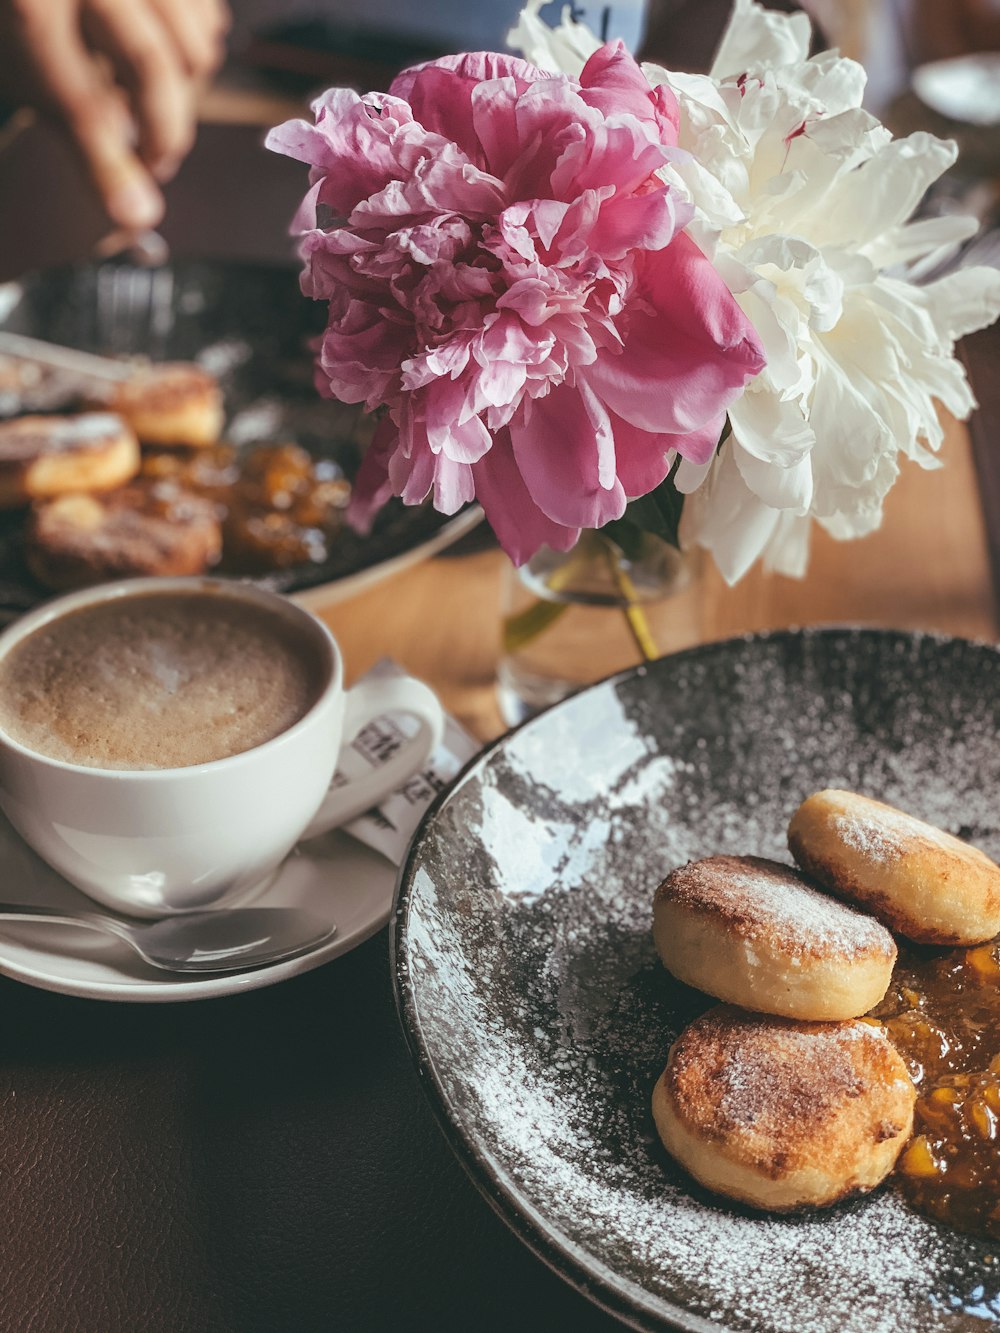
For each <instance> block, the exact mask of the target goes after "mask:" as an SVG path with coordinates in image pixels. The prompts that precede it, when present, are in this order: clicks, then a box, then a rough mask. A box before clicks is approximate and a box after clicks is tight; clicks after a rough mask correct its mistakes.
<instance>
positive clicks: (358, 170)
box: [264, 88, 410, 216]
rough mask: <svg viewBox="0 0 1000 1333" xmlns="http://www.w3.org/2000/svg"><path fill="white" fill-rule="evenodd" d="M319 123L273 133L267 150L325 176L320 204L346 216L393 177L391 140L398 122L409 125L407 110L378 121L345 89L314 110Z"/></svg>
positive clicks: (402, 107)
mask: <svg viewBox="0 0 1000 1333" xmlns="http://www.w3.org/2000/svg"><path fill="white" fill-rule="evenodd" d="M314 105H315V108H316V110H317V116H318V123H317V124H316V125H315V126H313V125H309V124H307V123H306V121H304V120H290V121H286V122H285V124H283V125H279V126H277V128H276V129H273V130H271V131H270V133H269V134H268V135H267V138H266V139H265V141H264V142H265V144H266V146H267V147H268V148H270V149H272V150H273V151H275V152H278V153H284V154H285V156H286V157H294V158H296V159H297V160H298V161H300V162H308V163H310V165H311V166H313V167H316V168H318V169H320V170H321V171H322V172H323V173H324V175H323V180H322V183H321V189H320V190H319V191H318V192H317V193H316V198H317V199H318V201H320V202H322V203H325V204H327V205H328V206H329V207H330V208H332V209H333V211H334V212H335V213H338V214H342V215H345V216H346V215H347V214H348V213H350V211H351V209H352V208H354V206H355V205H356V204H357V203H358V201H359V200H361V199H365V198H367V197H368V195H370V194H374V193H375V192H376V191H378V190H380V189H382V188H383V186H384V185H385V184H386V181H387V180H389V179H391V178H392V176H393V174H394V163H395V153H394V151H393V147H392V140H393V137H394V135H395V132H396V130H397V128H398V126H399V123H400V120H401V119H405V120H409V119H410V112H409V108H408V107H407V106H406V104H405V103H398V104H396V105H395V107H394V110H396V111H397V113H398V114H397V115H395V116H394V115H392V114H390V113H389V112H388V111H386V112H385V114H383V115H379V114H378V112H377V111H376V110H375V108H374V107H373V106H372V105H371V104H370V103H369V102H368V101H366V100H363V99H362V98H360V97H359V96H358V94H357V93H355V92H351V91H350V90H349V89H347V88H333V89H331V90H330V91H329V92H328V93H326V94H325V95H324V97H323V98H321V99H320V100H319V101H318V102H316V103H315V104H314Z"/></svg>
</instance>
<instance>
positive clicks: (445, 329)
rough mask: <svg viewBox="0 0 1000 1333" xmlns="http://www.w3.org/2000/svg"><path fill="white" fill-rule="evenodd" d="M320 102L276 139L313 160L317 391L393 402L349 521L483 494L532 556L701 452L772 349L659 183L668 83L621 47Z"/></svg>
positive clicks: (671, 126)
mask: <svg viewBox="0 0 1000 1333" xmlns="http://www.w3.org/2000/svg"><path fill="white" fill-rule="evenodd" d="M313 110H314V112H315V114H316V124H315V125H309V124H308V123H307V122H305V121H301V120H296V121H289V122H287V123H286V124H284V125H281V126H279V127H278V128H277V129H275V130H272V131H271V133H270V135H269V136H268V140H267V143H268V147H270V148H274V149H276V150H277V151H279V152H282V153H285V154H287V155H289V156H291V157H294V158H297V159H298V160H300V161H304V162H308V163H309V164H310V166H311V171H310V181H311V189H310V191H309V193H308V195H307V196H306V199H305V201H304V202H303V205H302V207H301V209H300V210H299V213H298V214H297V216H296V220H295V224H294V225H295V227H296V228H297V229H299V230H301V231H302V233H303V240H302V256H303V259H304V261H305V270H304V273H303V277H302V287H303V291H304V292H305V294H306V295H307V296H311V297H314V298H316V299H322V300H326V301H328V302H329V323H328V326H327V329H326V332H325V333H324V335H323V338H322V341H321V345H320V349H319V355H318V362H317V383H318V385H319V388H320V390H321V391H322V392H324V393H326V394H328V395H330V396H332V397H335V398H339V399H341V400H343V401H345V402H351V403H364V404H365V405H366V406H367V407H368V408H369V409H375V408H377V407H381V406H385V407H386V408H387V409H388V411H387V415H386V416H385V417H384V418H383V420H382V421H381V422H380V425H379V428H378V430H377V432H376V437H375V440H374V442H373V445H372V447H371V448H370V450H369V452H368V454H367V456H366V459H365V462H364V464H363V466H362V469H361V473H360V475H359V477H358V481H357V486H356V489H355V494H354V499H353V502H352V508H351V514H352V518H353V520H354V522H355V523H356V524H357V525H358V526H360V527H362V528H366V527H367V526H368V525H370V523H371V521H372V519H373V517H374V514H375V512H376V511H377V509H378V508H379V507H380V506H381V505H382V504H384V503H385V501H386V500H387V499H388V498H389V496H390V495H393V494H395V495H399V496H401V497H402V498H403V500H404V501H405V502H407V503H410V504H417V503H419V502H421V501H422V500H424V499H425V498H426V497H427V496H428V495H432V496H433V502H434V504H435V506H436V507H437V508H438V509H440V510H442V511H443V512H445V513H454V512H455V511H456V510H457V509H458V508H459V507H460V506H462V505H463V504H465V503H466V502H467V501H470V500H472V499H474V498H476V499H478V500H479V501H480V503H481V504H482V506H483V508H484V510H485V512H486V516H487V518H488V519H489V521H490V523H491V525H492V527H493V529H494V531H495V532H496V534H497V536H498V538H499V540H500V542H501V543H502V545H503V546H504V548H505V549H506V550H507V552H508V553H509V554H510V555H511V557H512V558H513V559H514V560H515V561H517V562H519V563H520V562H523V561H524V560H527V559H528V558H530V556H531V555H533V554H534V552H535V551H536V550H537V549H538V548H539V547H540V546H542V545H544V544H547V545H549V546H552V547H555V548H556V549H559V550H567V549H568V548H569V547H570V546H572V545H573V543H574V542H575V541H576V540H577V538H578V537H579V534H580V530H581V528H596V527H600V526H602V525H603V524H604V523H607V522H608V521H609V520H611V519H615V518H619V517H620V516H621V514H622V513H623V511H624V509H625V505H626V502H627V500H628V499H630V498H634V497H636V496H639V495H644V494H646V493H647V492H648V491H650V490H652V489H653V488H654V487H655V486H657V485H658V484H659V483H660V482H661V481H662V480H663V479H664V478H665V477H666V476H667V474H668V472H669V470H670V467H671V465H672V463H673V462H674V460H675V458H676V457H677V455H678V454H679V455H681V456H683V457H684V458H688V459H691V460H692V461H693V462H696V463H704V462H706V461H707V460H708V459H709V458H710V457H711V456H712V452H713V450H714V448H715V445H716V442H717V440H718V438H719V433H720V429H721V425H722V422H723V419H724V416H725V412H726V408H727V405H728V404H729V403H730V402H731V401H732V400H733V399H734V398H735V397H736V396H737V395H738V394H739V393H740V392H741V391H742V389H743V387H744V385H745V384H746V383H747V381H748V380H749V379H750V378H751V377H752V376H754V375H756V374H757V372H758V371H759V370H760V369H761V368H762V366H763V365H764V356H763V353H762V350H761V345H760V342H759V340H758V339H757V336H756V334H755V333H754V330H753V328H752V326H751V325H750V323H749V322H748V320H747V319H746V317H745V316H744V315H743V313H742V312H741V310H740V308H739V306H738V305H737V304H736V302H735V300H734V299H733V297H732V295H731V294H730V292H729V290H728V288H727V287H726V286H725V284H724V283H723V282H722V280H721V278H719V276H718V275H717V273H716V272H715V270H714V268H713V267H712V265H711V264H710V262H709V261H708V260H707V259H706V258H705V256H704V255H703V254H702V252H701V251H700V250H699V249H698V248H697V246H696V245H695V244H694V243H693V242H692V241H691V240H690V239H689V238H688V237H686V236H685V235H683V234H682V231H681V229H682V228H683V227H684V225H685V224H686V223H687V221H688V219H689V218H690V216H691V210H690V208H689V206H688V205H687V204H686V203H683V202H681V201H679V200H678V199H677V198H676V197H675V196H674V195H673V194H672V193H671V191H670V189H669V188H668V187H667V186H665V185H664V184H663V183H662V181H661V180H660V179H659V177H658V175H657V172H658V170H659V169H660V168H661V167H662V166H663V165H664V164H665V163H666V162H667V160H668V158H669V157H670V156H671V150H672V146H673V145H674V143H675V142H676V126H677V105H676V102H675V100H674V97H673V94H672V93H671V92H670V91H669V90H668V89H667V88H666V87H660V88H656V89H652V88H650V86H649V83H648V82H647V80H646V78H645V77H644V75H643V74H642V73H641V71H640V70H639V68H638V66H637V65H636V64H635V62H634V61H633V60H632V58H631V56H629V54H628V53H627V52H626V50H625V49H624V47H623V46H622V45H621V44H620V43H617V44H612V45H607V46H604V47H602V48H601V49H600V50H598V51H597V52H595V53H594V55H593V56H592V57H591V58H590V60H589V61H588V62H587V64H586V66H585V67H584V69H583V71H582V73H581V75H580V79H579V81H576V80H574V79H570V78H567V77H565V76H563V75H547V74H545V73H543V72H542V71H541V70H538V69H536V68H535V67H534V66H532V65H529V64H527V63H526V62H524V61H522V60H516V59H514V58H512V57H507V56H501V55H490V54H484V53H479V54H472V55H461V56H454V57H448V58H446V59H443V60H437V61H433V62H431V63H430V64H427V65H422V66H419V67H418V68H416V69H411V70H406V71H404V73H402V74H401V75H400V76H399V77H398V78H397V79H396V81H395V82H394V83H393V85H392V88H391V89H390V91H389V93H388V94H387V95H383V94H377V93H369V94H368V95H367V96H365V97H359V96H358V95H357V94H356V93H353V92H349V91H347V90H345V89H333V90H332V91H330V92H327V93H325V94H324V95H323V96H322V97H320V98H319V99H318V100H317V101H316V102H315V103H314V105H313Z"/></svg>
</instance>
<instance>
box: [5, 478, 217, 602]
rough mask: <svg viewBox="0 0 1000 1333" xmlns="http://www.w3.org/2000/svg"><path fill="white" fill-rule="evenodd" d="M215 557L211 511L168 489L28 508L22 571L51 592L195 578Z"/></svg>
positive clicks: (140, 487) (134, 489) (143, 485)
mask: <svg viewBox="0 0 1000 1333" xmlns="http://www.w3.org/2000/svg"><path fill="white" fill-rule="evenodd" d="M221 551H222V530H221V525H220V523H219V519H218V517H217V515H216V512H215V506H214V505H213V504H212V503H211V501H209V500H205V499H203V498H202V497H200V496H196V495H191V494H190V493H188V492H186V491H183V490H181V489H180V488H178V487H176V486H173V485H171V484H170V483H169V482H168V483H163V482H159V483H149V482H136V483H134V484H133V485H131V486H124V487H122V488H121V489H120V490H117V491H112V492H110V493H109V494H107V495H102V496H96V495H64V496H61V497H60V498H59V499H57V500H51V501H49V502H48V503H47V504H42V505H37V506H36V507H35V509H34V510H33V512H32V514H31V517H30V518H29V521H28V525H27V531H26V533H25V559H26V561H27V564H28V567H29V569H30V570H31V572H32V573H33V574H34V575H35V577H36V578H37V579H38V580H39V582H41V583H43V584H44V585H45V586H46V587H47V588H53V589H56V590H63V589H70V588H82V587H86V586H88V585H89V584H92V583H101V582H104V581H106V580H108V579H120V578H131V577H132V576H139V575H152V574H171V575H180V574H201V573H204V572H205V570H207V569H208V568H210V567H211V566H212V565H214V564H215V563H216V562H217V561H218V559H219V556H220V554H221Z"/></svg>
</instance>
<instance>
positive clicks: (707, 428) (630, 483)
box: [610, 413, 726, 500]
mask: <svg viewBox="0 0 1000 1333" xmlns="http://www.w3.org/2000/svg"><path fill="white" fill-rule="evenodd" d="M610 415H611V429H612V430H613V431H614V436H615V459H616V461H617V468H618V480H619V481H620V482H621V484H622V486H623V487H624V490H625V494H626V495H627V496H628V497H629V499H630V500H634V499H636V497H637V496H640V495H648V494H649V492H650V491H653V490H655V489H656V487H657V486H659V484H660V483H661V482H662V481H665V480H666V478H667V476H668V475H669V473H670V469H671V467H672V466H673V464H674V459H675V458H676V457H677V455H678V454H680V455H681V457H683V458H689V459H691V460H692V461H693V462H695V463H703V462H704V461H706V460H707V459H709V458H711V457H712V456H713V454H714V453H715V448H716V445H717V444H718V442H719V436H720V434H721V433H722V427H723V425H724V423H725V420H726V418H725V414H723V415H722V416H720V417H716V418H715V419H714V420H712V421H709V422H708V423H706V425H704V426H703V427H702V428H701V429H700V430H697V431H692V432H691V434H690V435H655V434H653V433H652V432H650V431H644V430H640V429H639V427H638V426H633V425H631V424H630V423H629V422H628V421H624V420H623V419H622V418H621V417H619V416H615V414H614V413H611V414H610Z"/></svg>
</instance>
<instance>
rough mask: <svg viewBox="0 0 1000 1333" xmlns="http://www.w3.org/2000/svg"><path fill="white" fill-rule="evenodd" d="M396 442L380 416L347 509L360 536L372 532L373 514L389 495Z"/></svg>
mask: <svg viewBox="0 0 1000 1333" xmlns="http://www.w3.org/2000/svg"><path fill="white" fill-rule="evenodd" d="M398 442H399V432H398V431H397V429H396V426H395V423H394V422H393V421H392V420H391V419H390V418H389V417H383V418H382V420H381V421H380V422H379V423H378V425H377V426H376V427H375V434H374V435H373V436H372V441H371V444H370V445H369V446H368V448H367V450H366V451H365V456H364V458H363V459H362V460H361V466H360V468H358V475H357V476H356V477H355V479H354V486H353V488H352V490H351V499H350V503H349V504H348V506H347V521H348V523H350V525H351V527H352V528H354V529H355V530H356V531H357V532H360V533H361V534H362V535H363V536H365V535H367V534H368V533H369V532H371V528H372V524H373V523H374V521H375V515H376V514H377V513H378V511H379V510H380V509H381V508H382V506H383V505H384V504H385V503H386V501H387V500H389V499H390V497H391V496H392V482H391V481H390V480H389V460H390V458H391V457H392V455H393V453H394V451H395V449H396V446H397V444H398Z"/></svg>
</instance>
